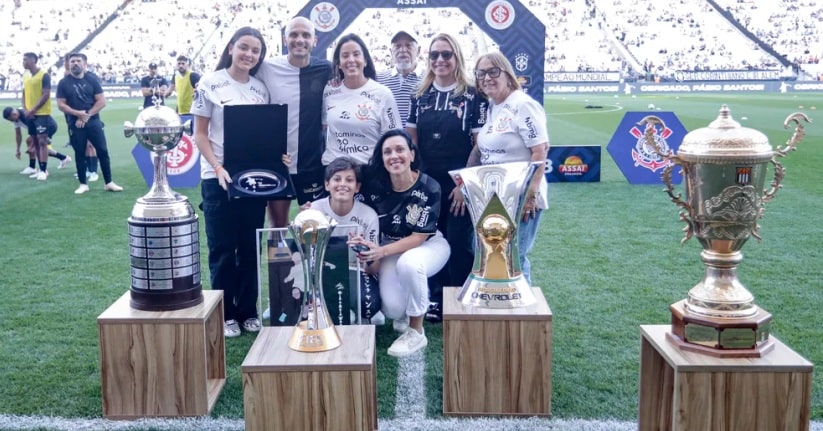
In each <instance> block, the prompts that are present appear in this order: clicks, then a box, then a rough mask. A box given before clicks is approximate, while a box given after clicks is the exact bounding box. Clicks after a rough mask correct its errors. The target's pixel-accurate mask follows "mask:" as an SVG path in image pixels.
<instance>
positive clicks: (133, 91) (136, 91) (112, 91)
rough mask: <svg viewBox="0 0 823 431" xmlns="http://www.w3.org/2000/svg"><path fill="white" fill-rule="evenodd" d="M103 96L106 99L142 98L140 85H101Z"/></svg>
mask: <svg viewBox="0 0 823 431" xmlns="http://www.w3.org/2000/svg"><path fill="white" fill-rule="evenodd" d="M100 86H101V87H103V95H104V96H106V99H131V98H138V97H139V98H142V97H143V92H141V91H140V84H101V85H100Z"/></svg>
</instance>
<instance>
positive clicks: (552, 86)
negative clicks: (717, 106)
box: [544, 81, 823, 95]
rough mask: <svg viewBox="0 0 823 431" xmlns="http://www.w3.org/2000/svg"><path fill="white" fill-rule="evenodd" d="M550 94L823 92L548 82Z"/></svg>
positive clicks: (810, 86) (779, 84)
mask: <svg viewBox="0 0 823 431" xmlns="http://www.w3.org/2000/svg"><path fill="white" fill-rule="evenodd" d="M544 90H545V93H546V94H575V93H605V94H618V93H622V94H625V95H631V94H635V93H638V94H660V93H751V92H755V93H777V92H780V93H804V92H815V91H823V82H821V81H792V83H791V84H790V83H788V82H787V81H734V82H733V81H700V82H661V83H654V82H645V83H644V82H632V83H629V82H622V83H617V82H615V83H602V82H600V83H597V82H592V83H569V82H546V84H545V86H544Z"/></svg>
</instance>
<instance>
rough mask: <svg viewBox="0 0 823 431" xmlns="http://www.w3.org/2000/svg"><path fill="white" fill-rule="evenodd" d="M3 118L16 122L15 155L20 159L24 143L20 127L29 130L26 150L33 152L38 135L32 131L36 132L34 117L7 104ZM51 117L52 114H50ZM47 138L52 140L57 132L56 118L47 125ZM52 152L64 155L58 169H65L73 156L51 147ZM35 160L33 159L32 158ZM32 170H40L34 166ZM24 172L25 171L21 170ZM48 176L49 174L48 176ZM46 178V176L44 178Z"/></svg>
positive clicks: (49, 140) (50, 152) (50, 151)
mask: <svg viewBox="0 0 823 431" xmlns="http://www.w3.org/2000/svg"><path fill="white" fill-rule="evenodd" d="M3 118H4V119H6V120H8V121H10V122H11V123H12V124H14V140H15V142H16V144H17V147H16V148H17V149H16V150H15V157H17V160H20V144H22V143H23V134H22V133H21V132H20V129H22V128H26V130H28V134H29V137H28V138H26V148H27V150H26V152H28V153H29V154H32V153H33V151H34V140H35V139H36V135H33V134H32V133H36V132H34V131H33V130H32V127H33V126H34V121H33V120H32V119H27V118H26V114H25V111H23V110H22V109H14V108H12V107H11V106H7V107H6V108H4V109H3ZM49 118H51V116H49ZM45 132H46V139H47V140H48V142H51V138H52V137H53V136H54V134H55V133H57V122H56V121H54V119H53V118H52V119H51V122H50V123H49V124H48V125H47V126H46V130H45ZM52 153H55V154H57V157H58V158H59V157H61V156H62V157H63V159H62V160H61V162H60V164H59V165H58V166H57V169H63V168H64V167H66V165H67V164H68V163H69V162H70V161H71V157H69V156H66V155H63V154H60V153H58V152H56V151H54V150H52V149H49V155H51V154H52ZM32 160H33V159H32ZM32 171H34V172H38V171H37V170H36V169H34V168H32ZM21 173H23V172H21ZM29 178H38V179H39V177H38V176H36V175H34V176H29ZM46 178H48V176H46ZM44 179H45V178H44Z"/></svg>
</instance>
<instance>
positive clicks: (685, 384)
mask: <svg viewBox="0 0 823 431" xmlns="http://www.w3.org/2000/svg"><path fill="white" fill-rule="evenodd" d="M670 330H671V327H670V326H669V325H641V326H640V333H641V345H640V412H639V429H640V431H656V430H671V431H705V430H712V431H798V430H801V431H806V430H808V429H809V418H810V416H809V415H810V407H811V390H812V389H811V388H812V370H813V367H814V366H813V365H812V364H811V363H810V362H809V361H807V360H806V359H804V358H803V357H802V356H800V355H798V354H797V353H796V352H794V351H793V350H792V349H790V348H789V347H787V346H786V345H785V344H783V343H782V342H780V341H779V340H778V339H776V338H774V337H772V342H773V343H774V347H773V349H772V351H771V352H770V353H769V354H768V355H766V356H764V357H762V358H718V357H714V356H708V355H704V354H701V353H697V352H691V351H686V350H683V349H680V348H679V347H678V346H677V345H675V344H673V343H672V342H671V339H670V337H669V336H668V334H669V332H670Z"/></svg>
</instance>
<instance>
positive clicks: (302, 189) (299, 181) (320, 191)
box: [290, 171, 329, 205]
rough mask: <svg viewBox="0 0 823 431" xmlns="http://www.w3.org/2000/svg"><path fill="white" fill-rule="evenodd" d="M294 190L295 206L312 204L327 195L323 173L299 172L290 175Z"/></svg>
mask: <svg viewBox="0 0 823 431" xmlns="http://www.w3.org/2000/svg"><path fill="white" fill-rule="evenodd" d="M290 177H291V181H292V184H294V190H295V191H296V192H297V204H298V205H303V204H304V203H306V202H314V201H316V200H318V199H321V198H324V197H326V196H328V195H329V192H327V191H326V180H325V175H324V174H323V171H317V172H301V173H299V174H295V175H290Z"/></svg>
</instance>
